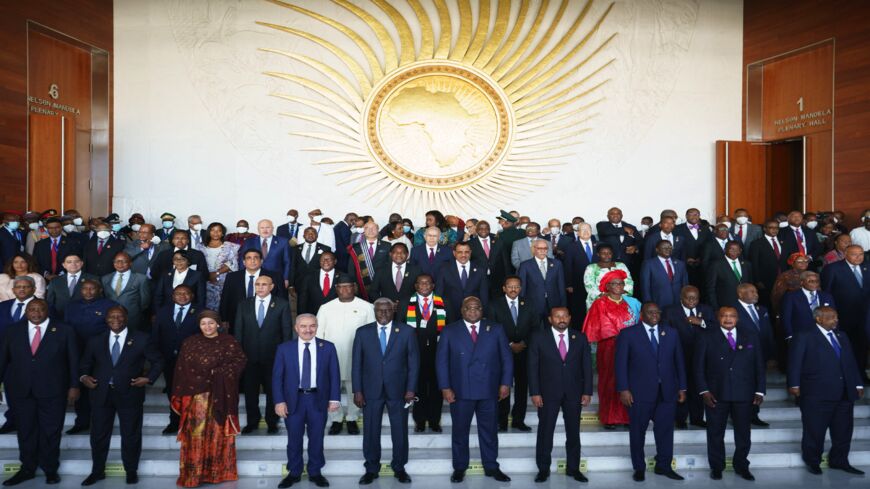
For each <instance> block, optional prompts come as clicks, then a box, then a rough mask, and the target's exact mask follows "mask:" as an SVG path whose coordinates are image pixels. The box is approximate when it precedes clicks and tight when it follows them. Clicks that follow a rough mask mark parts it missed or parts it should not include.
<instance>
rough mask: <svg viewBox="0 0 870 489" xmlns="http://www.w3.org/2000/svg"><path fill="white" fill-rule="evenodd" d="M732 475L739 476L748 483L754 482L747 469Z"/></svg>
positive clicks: (736, 471) (753, 477)
mask: <svg viewBox="0 0 870 489" xmlns="http://www.w3.org/2000/svg"><path fill="white" fill-rule="evenodd" d="M734 473H735V474H737V475H739V476H740V477H742V478H743V479H745V480H748V481H754V480H755V476H754V475H752V472H750V471H749V469H746V470H735V471H734Z"/></svg>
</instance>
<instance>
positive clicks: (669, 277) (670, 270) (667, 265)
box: [665, 260, 674, 282]
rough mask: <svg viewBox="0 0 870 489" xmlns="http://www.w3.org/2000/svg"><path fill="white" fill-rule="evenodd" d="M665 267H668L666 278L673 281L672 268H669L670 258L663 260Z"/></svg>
mask: <svg viewBox="0 0 870 489" xmlns="http://www.w3.org/2000/svg"><path fill="white" fill-rule="evenodd" d="M665 267H666V268H667V269H668V279H669V280H670V281H671V282H673V281H674V269H673V268H671V260H665Z"/></svg>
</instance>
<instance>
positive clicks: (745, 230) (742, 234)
mask: <svg viewBox="0 0 870 489" xmlns="http://www.w3.org/2000/svg"><path fill="white" fill-rule="evenodd" d="M734 220H735V221H736V222H735V223H734V224H732V225H731V234H733V235H734V236H736V237H737V240H738V241H740V244H742V245H743V257H744V258H746V257H747V256H748V253H749V245H750V244H751V243H752V242H753V241H755V240H756V239H758V238H760V237H761V236H762V235H763V234H764V231H763V230H762V229H761V226H759V225H758V224H752V217H750V216H749V212H748V211H747V210H746V209H737V210H736V211H734Z"/></svg>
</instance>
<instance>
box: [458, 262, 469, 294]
mask: <svg viewBox="0 0 870 489" xmlns="http://www.w3.org/2000/svg"><path fill="white" fill-rule="evenodd" d="M459 282H460V283H461V284H462V288H463V289H464V288H465V283H466V282H468V272H467V271H465V265H462V273H461V274H460V275H459Z"/></svg>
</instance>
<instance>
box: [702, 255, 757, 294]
mask: <svg viewBox="0 0 870 489" xmlns="http://www.w3.org/2000/svg"><path fill="white" fill-rule="evenodd" d="M741 254H742V251H741V246H740V243H738V242H736V241H729V242H728V244H727V245H726V246H725V258H724V259H719V260H715V261H714V262H713V263H711V264H710V267H709V268H707V279H706V280H707V298H708V301H709V303H710V307H712V308H713V309H718V308H720V307H722V306H730V307H735V306H736V305H737V286H738V285H740V284H751V283H752V281H753V280H752V279H753V275H752V264H751V263H749V262H748V261H746V260H744V259H743V258H741Z"/></svg>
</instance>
